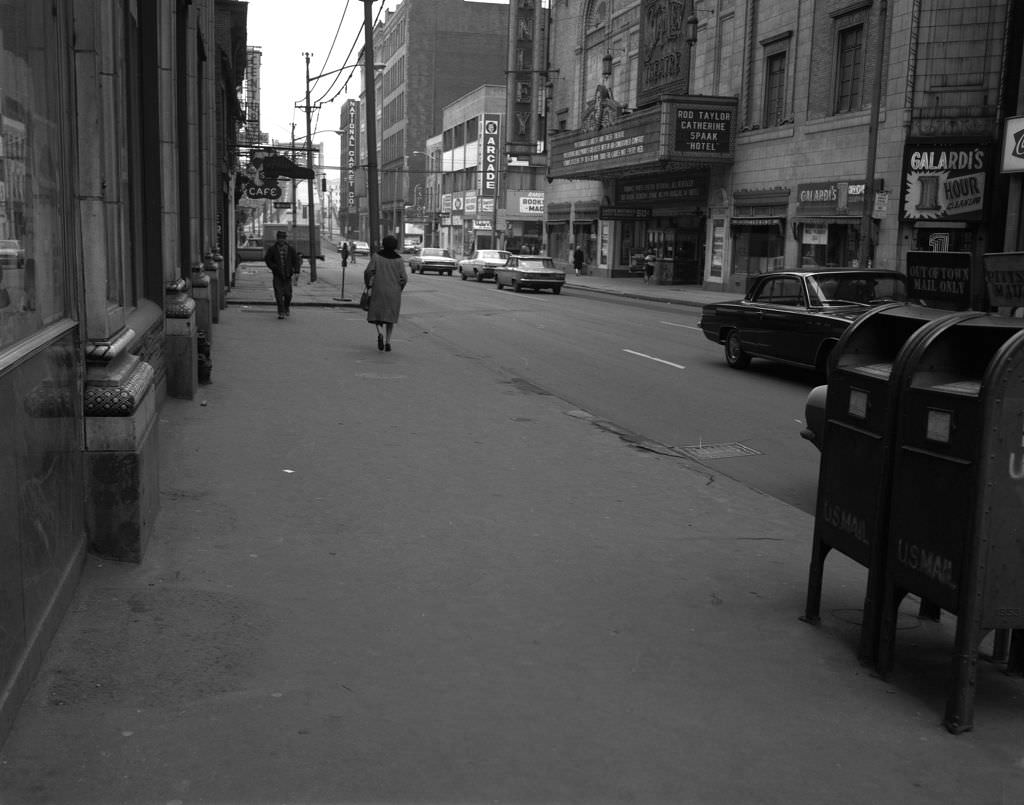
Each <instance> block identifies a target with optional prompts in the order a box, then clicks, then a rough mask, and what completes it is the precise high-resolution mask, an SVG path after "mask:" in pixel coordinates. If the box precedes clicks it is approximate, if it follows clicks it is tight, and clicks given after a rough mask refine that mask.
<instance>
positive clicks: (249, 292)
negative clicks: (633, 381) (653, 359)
mask: <svg viewBox="0 0 1024 805" xmlns="http://www.w3.org/2000/svg"><path fill="white" fill-rule="evenodd" d="M367 259H368V258H367V257H365V256H360V257H359V258H358V263H357V264H356V265H355V266H353V265H352V264H351V262H350V263H349V265H348V268H347V269H346V270H345V271H344V292H343V288H342V279H343V277H342V273H343V272H342V269H341V258H340V257H339V256H338V254H337V253H336V251H334V250H333V249H332V248H331V247H329V246H328V247H325V254H324V259H323V260H317V268H316V270H317V281H316V282H310V281H309V261H308V260H307V261H305V262H304V263H303V266H302V273H301V274H300V276H299V282H298V284H297V285H295V287H294V289H293V291H292V304H293V305H296V306H310V305H312V306H318V307H345V306H351V305H356V306H358V303H359V292H360V291H361V290H362V287H363V269H365V268H366V261H367ZM565 287H566V288H569V289H572V290H583V291H591V292H594V293H605V294H614V295H618V296H625V297H629V298H632V299H645V300H650V301H653V302H668V303H671V304H676V305H691V306H697V307H699V306H700V305H705V304H708V303H710V302H722V301H729V300H733V299H737V298H739V297H740V296H742V295H743V294H742V293H721V292H717V291H706V290H704V289H703V288H700V287H698V286H695V285H647V284H645V283H644V281H643V278H642V277H616V278H608V277H595V276H590V275H583V276H578V277H577V276H575V275H573V274H572V272H571V271H570V272H568V273H567V274H566V277H565ZM227 302H228V304H229V305H273V304H274V290H273V287H272V284H271V275H270V270H269V269H268V268H267V267H266V266H264V265H263V264H262V263H242V264H241V265H240V266H239V268H238V270H237V271H236V272H235V285H234V287H233V288H230V289H229V291H228V295H227Z"/></svg>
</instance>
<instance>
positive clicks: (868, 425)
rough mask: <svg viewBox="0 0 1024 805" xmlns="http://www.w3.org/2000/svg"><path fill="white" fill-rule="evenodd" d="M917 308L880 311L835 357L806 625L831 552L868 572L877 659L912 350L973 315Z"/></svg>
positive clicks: (868, 649) (866, 639) (870, 655)
mask: <svg viewBox="0 0 1024 805" xmlns="http://www.w3.org/2000/svg"><path fill="white" fill-rule="evenodd" d="M981 315H983V314H981V313H955V314H951V313H950V312H949V311H944V310H936V309H934V308H927V307H921V306H918V305H904V304H893V305H883V306H880V307H877V308H875V309H873V310H871V311H869V312H867V313H865V314H864V315H863V316H861V317H860V318H858V319H857V320H856V321H855V322H854V323H853V324H852V325H851V326H850V327H849V329H848V330H847V331H846V332H845V333H844V334H843V337H842V338H841V339H840V340H839V343H838V344H836V347H835V349H834V350H833V352H832V355H831V360H830V366H829V379H828V397H827V400H826V403H825V423H824V430H823V436H822V445H821V464H820V469H819V473H818V498H817V504H816V513H815V519H814V541H813V546H812V549H811V567H810V572H809V577H808V582H807V605H806V610H805V613H804V620H806V621H808V622H810V623H817V622H818V620H819V618H820V610H821V590H822V576H823V573H824V564H825V558H826V557H827V556H828V553H829V551H830V550H831V549H833V548H835V549H836V550H838V551H839V552H840V553H843V554H845V555H846V556H848V557H850V558H851V559H853V560H854V561H855V562H858V563H860V564H862V565H864V566H865V567H867V568H868V584H867V589H866V591H865V594H864V616H863V621H862V626H861V639H860V647H859V652H858V653H859V655H860V657H861V659H862V660H863V661H865V662H872V663H873V662H875V660H876V659H877V651H878V635H879V628H880V623H881V614H882V589H883V587H882V585H883V580H884V562H885V556H886V550H885V546H886V542H885V537H886V533H887V525H888V521H887V518H888V503H889V478H890V470H891V465H892V444H893V437H894V436H895V431H896V408H897V400H896V396H897V390H898V388H899V385H900V384H899V382H898V381H899V379H900V377H901V376H902V373H903V367H904V365H905V361H904V359H903V358H904V356H905V355H906V354H907V352H908V349H909V347H910V346H911V345H912V344H913V343H914V342H915V341H916V340H918V339H920V338H922V337H924V336H925V335H926V334H927V332H929V331H930V330H932V329H934V328H936V327H945V326H949V324H950V323H951V322H952V321H958V320H960V319H962V318H965V317H967V316H981Z"/></svg>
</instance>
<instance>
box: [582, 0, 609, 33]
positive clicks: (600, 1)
mask: <svg viewBox="0 0 1024 805" xmlns="http://www.w3.org/2000/svg"><path fill="white" fill-rule="evenodd" d="M607 21H608V3H607V2H605V0H595V2H593V3H591V4H590V8H589V9H587V25H586V28H587V33H588V34H589V33H590V32H591V31H593V30H594V29H595V28H602V27H604V24H605V23H606V22H607Z"/></svg>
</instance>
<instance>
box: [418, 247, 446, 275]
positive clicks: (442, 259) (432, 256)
mask: <svg viewBox="0 0 1024 805" xmlns="http://www.w3.org/2000/svg"><path fill="white" fill-rule="evenodd" d="M408 263H409V271H411V272H412V273H413V274H415V273H416V272H417V271H418V272H420V274H423V273H425V272H427V271H436V272H437V273H438V274H447V275H448V276H449V277H450V276H451V275H452V273H453V272H454V271H455V268H456V267H457V266H458V261H457V260H456V259H455V257H453V256H452V253H451V252H450V251H449V250H448V249H438V248H435V247H433V246H424V247H423V248H421V249H420V250H419V252H417V253H416V254H412V255H410V256H409V258H408Z"/></svg>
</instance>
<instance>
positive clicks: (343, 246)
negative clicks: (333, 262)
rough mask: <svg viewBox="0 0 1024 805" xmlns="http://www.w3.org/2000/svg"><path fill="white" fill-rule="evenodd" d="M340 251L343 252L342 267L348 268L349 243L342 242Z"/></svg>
mask: <svg viewBox="0 0 1024 805" xmlns="http://www.w3.org/2000/svg"><path fill="white" fill-rule="evenodd" d="M338 251H339V252H341V267H342V268H348V244H347V243H342V244H341V248H340V249H338Z"/></svg>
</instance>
